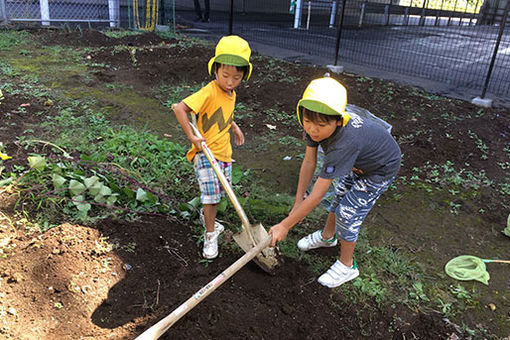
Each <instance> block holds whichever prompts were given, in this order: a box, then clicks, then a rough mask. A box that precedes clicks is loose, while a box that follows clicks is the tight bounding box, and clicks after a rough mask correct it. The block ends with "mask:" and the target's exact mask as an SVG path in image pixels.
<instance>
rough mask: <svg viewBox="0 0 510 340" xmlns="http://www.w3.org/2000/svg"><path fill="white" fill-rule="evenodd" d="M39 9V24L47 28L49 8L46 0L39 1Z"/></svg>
mask: <svg viewBox="0 0 510 340" xmlns="http://www.w3.org/2000/svg"><path fill="white" fill-rule="evenodd" d="M40 7H41V19H42V20H43V21H42V23H41V24H42V25H44V26H49V24H50V22H49V20H50V6H49V5H48V0H41V1H40Z"/></svg>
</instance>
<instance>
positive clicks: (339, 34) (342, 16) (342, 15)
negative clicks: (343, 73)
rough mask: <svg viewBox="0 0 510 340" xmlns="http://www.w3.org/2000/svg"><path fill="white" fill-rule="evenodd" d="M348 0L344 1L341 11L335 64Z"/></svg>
mask: <svg viewBox="0 0 510 340" xmlns="http://www.w3.org/2000/svg"><path fill="white" fill-rule="evenodd" d="M346 1H347V0H343V1H342V10H341V11H340V18H339V19H338V32H337V35H336V45H335V64H334V65H335V66H337V63H338V50H339V49H340V38H341V37H342V26H343V25H344V13H345V3H346Z"/></svg>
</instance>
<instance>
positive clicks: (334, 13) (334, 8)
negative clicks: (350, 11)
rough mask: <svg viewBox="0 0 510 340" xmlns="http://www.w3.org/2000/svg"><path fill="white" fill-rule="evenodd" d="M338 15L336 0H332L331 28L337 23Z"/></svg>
mask: <svg viewBox="0 0 510 340" xmlns="http://www.w3.org/2000/svg"><path fill="white" fill-rule="evenodd" d="M335 16H336V0H333V1H331V15H330V16H329V28H333V27H334V25H335Z"/></svg>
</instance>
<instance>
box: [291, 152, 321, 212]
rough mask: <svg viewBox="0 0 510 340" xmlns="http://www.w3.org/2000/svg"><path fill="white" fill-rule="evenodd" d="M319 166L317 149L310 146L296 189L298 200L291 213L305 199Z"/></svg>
mask: <svg viewBox="0 0 510 340" xmlns="http://www.w3.org/2000/svg"><path fill="white" fill-rule="evenodd" d="M316 165H317V148H313V147H310V146H307V147H306V150H305V157H304V158H303V162H302V163H301V170H300V171H299V180H298V185H297V189H296V200H295V201H294V206H293V207H292V210H291V212H292V211H293V210H294V209H296V208H297V207H298V206H299V205H300V204H301V202H303V200H304V199H305V194H306V189H307V188H308V186H309V185H310V182H311V181H312V178H313V174H314V172H315V167H316Z"/></svg>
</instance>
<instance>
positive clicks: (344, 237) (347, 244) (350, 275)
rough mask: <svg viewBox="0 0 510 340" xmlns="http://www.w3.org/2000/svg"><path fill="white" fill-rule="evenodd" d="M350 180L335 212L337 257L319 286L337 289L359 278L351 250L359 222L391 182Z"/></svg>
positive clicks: (322, 277) (362, 179) (355, 177)
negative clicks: (338, 247)
mask: <svg viewBox="0 0 510 340" xmlns="http://www.w3.org/2000/svg"><path fill="white" fill-rule="evenodd" d="M353 179H354V184H353V185H352V187H351V189H350V190H349V191H348V192H347V193H346V194H345V195H344V196H343V198H342V200H341V201H340V204H339V205H338V207H337V209H336V211H335V213H336V214H335V215H336V232H337V234H338V237H339V238H340V258H339V259H338V260H337V261H336V262H335V263H334V264H333V265H332V266H331V267H330V268H329V269H328V270H327V271H326V272H325V273H324V274H322V275H321V276H320V277H319V278H318V281H319V283H320V284H322V285H324V286H326V287H330V288H334V287H338V286H340V285H341V284H343V283H345V282H348V281H350V280H353V279H355V278H356V277H358V276H359V270H358V268H357V265H355V261H354V248H355V247H356V240H357V239H358V235H359V229H360V226H361V223H363V220H364V219H365V217H366V216H367V214H368V212H369V211H370V209H371V208H372V207H373V206H374V204H375V202H376V201H377V199H378V198H379V197H380V196H381V194H382V193H383V192H384V191H385V190H386V189H387V188H388V187H389V185H390V183H391V182H392V180H389V181H383V182H374V181H371V180H369V179H366V178H359V177H357V176H354V177H353ZM328 219H329V216H328Z"/></svg>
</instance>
